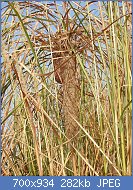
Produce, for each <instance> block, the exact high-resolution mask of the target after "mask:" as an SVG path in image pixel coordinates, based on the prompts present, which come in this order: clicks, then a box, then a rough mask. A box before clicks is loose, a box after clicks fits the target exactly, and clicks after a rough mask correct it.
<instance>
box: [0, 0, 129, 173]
mask: <svg viewBox="0 0 133 190" xmlns="http://www.w3.org/2000/svg"><path fill="white" fill-rule="evenodd" d="M2 5H3V6H2V63H1V68H2V70H1V71H2V81H1V82H2V91H1V93H2V175H6V176H12V175H26V176H29V175H35V176H37V175H40V176H42V175H50V176H52V175H55V176H61V175H75V176H76V175H77V176H81V175H84V176H88V175H89V176H90V175H91V176H93V175H96V176H99V175H105V176H107V175H131V163H132V140H131V137H132V120H131V116H132V104H131V102H132V93H131V92H132V89H131V85H132V65H131V60H132V52H131V47H132V36H131V32H132V19H131V18H132V10H131V7H132V5H131V2H130V1H105V2H104V1H103V2H100V1H86V2H83V1H68V2H65V1H42V2H37V1H20V2H6V3H4V2H3V3H2Z"/></svg>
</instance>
